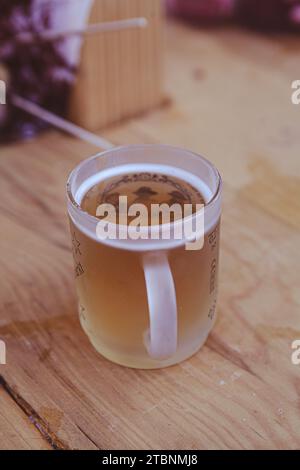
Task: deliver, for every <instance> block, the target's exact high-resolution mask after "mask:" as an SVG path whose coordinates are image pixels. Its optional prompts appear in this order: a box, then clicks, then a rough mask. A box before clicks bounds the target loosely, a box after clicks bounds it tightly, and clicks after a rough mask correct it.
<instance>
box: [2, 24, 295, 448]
mask: <svg viewBox="0 0 300 470" xmlns="http://www.w3.org/2000/svg"><path fill="white" fill-rule="evenodd" d="M166 40H167V67H166V78H167V91H168V94H169V96H170V100H169V103H168V104H166V105H165V107H164V108H162V109H161V110H159V111H156V112H154V113H151V114H148V115H145V116H144V117H142V118H139V119H135V120H132V121H130V122H127V123H124V124H122V125H120V126H117V127H114V128H111V129H109V130H107V131H106V132H105V133H104V134H105V137H106V138H108V139H111V140H112V141H113V142H114V143H116V144H119V143H124V144H125V143H141V142H146V143H149V142H163V143H170V144H174V145H179V146H184V147H188V148H190V149H193V150H195V151H197V152H200V153H202V154H204V155H206V156H207V157H208V158H209V159H210V160H212V161H213V162H214V163H215V164H216V165H217V167H218V168H219V170H220V172H221V173H222V175H223V179H224V208H223V220H222V243H221V272H220V287H219V307H218V312H219V318H218V321H217V324H216V327H215V328H214V331H213V333H212V334H211V335H210V337H209V340H208V341H207V343H206V345H205V346H204V347H203V349H202V350H201V352H199V353H198V354H196V355H195V356H194V357H192V358H191V359H190V360H187V361H185V362H183V363H182V364H180V365H178V366H174V367H171V368H168V369H165V370H160V371H159V370H156V371H139V370H129V369H126V368H122V367H119V366H117V365H114V364H112V363H110V362H108V361H106V360H105V359H103V358H102V357H100V356H99V355H98V354H97V353H96V352H95V351H94V350H93V348H92V347H91V346H90V344H89V342H88V340H87V338H86V337H85V335H84V333H83V332H82V330H81V328H80V326H79V321H78V318H77V313H76V297H75V291H74V280H73V269H72V256H71V248H70V241H69V234H68V225H67V218H66V210H65V181H66V178H67V175H68V173H69V172H70V170H71V169H72V168H73V167H74V166H75V165H76V164H77V163H78V162H79V161H81V160H82V159H83V158H85V157H87V156H89V155H91V154H93V153H94V152H95V148H93V147H91V146H89V145H87V144H85V143H83V142H79V141H76V140H74V139H72V138H69V137H68V136H65V135H62V134H59V133H58V132H56V131H50V132H48V133H45V134H44V135H42V136H40V137H39V138H37V139H35V140H34V141H31V142H27V143H18V144H15V145H13V146H6V147H1V150H0V187H1V198H0V226H1V238H0V255H1V263H0V276H1V283H0V301H1V316H0V339H2V340H4V341H5V342H6V346H7V365H1V366H0V374H1V381H0V429H1V431H0V448H2V449H6V448H17V449H18V448H59V449H118V448H121V449H122V448H123V449H283V448H288V449H296V448H300V366H296V365H293V364H292V362H291V354H292V349H291V343H292V341H294V340H295V339H300V310H299V306H300V294H299V292H300V290H299V283H300V251H299V243H300V235H299V229H300V210H299V209H300V159H299V151H300V132H299V123H300V106H295V105H292V103H291V98H290V97H291V82H292V81H293V80H295V79H300V69H299V63H300V42H299V38H296V37H292V36H290V37H279V36H278V37H276V36H275V37H274V36H273V37H269V36H259V35H256V34H254V33H251V32H245V31H240V30H232V29H224V30H222V29H221V30H219V29H218V30H199V29H195V28H194V29H192V28H188V27H187V26H184V25H179V24H176V23H172V24H169V25H168V27H167V34H166Z"/></svg>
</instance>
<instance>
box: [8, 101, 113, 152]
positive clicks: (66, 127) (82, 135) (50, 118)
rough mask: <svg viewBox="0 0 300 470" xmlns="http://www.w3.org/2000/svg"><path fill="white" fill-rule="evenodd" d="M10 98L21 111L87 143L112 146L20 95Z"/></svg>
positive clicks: (103, 146)
mask: <svg viewBox="0 0 300 470" xmlns="http://www.w3.org/2000/svg"><path fill="white" fill-rule="evenodd" d="M11 99H12V103H13V105H14V106H16V107H17V108H19V109H22V110H23V111H26V112H27V113H29V114H32V115H33V116H36V117H38V118H40V119H42V120H43V121H45V122H48V123H49V124H51V125H53V126H54V127H57V128H58V129H61V130H62V131H64V132H67V133H68V134H71V135H73V136H74V137H77V138H79V139H82V140H85V141H86V142H88V143H89V144H92V145H95V146H96V147H100V148H101V149H105V150H108V149H110V148H112V147H114V145H113V144H112V143H111V142H109V141H108V140H106V139H104V138H103V137H100V136H98V135H96V134H93V133H92V132H89V131H87V130H86V129H83V128H82V127H79V126H77V125H76V124H73V123H72V122H70V121H67V120H66V119H63V118H61V117H60V116H57V115H56V114H54V113H51V112H50V111H47V110H46V109H44V108H41V107H40V106H38V105H37V104H35V103H32V102H31V101H28V100H26V99H25V98H22V97H21V96H18V95H15V94H14V95H12V96H11Z"/></svg>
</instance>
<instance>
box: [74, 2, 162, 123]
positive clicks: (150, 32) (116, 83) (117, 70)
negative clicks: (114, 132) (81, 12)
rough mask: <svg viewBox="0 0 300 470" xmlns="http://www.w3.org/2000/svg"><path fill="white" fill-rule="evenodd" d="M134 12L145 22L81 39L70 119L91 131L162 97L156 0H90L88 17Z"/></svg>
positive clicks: (153, 104)
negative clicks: (131, 27) (80, 55)
mask: <svg viewBox="0 0 300 470" xmlns="http://www.w3.org/2000/svg"><path fill="white" fill-rule="evenodd" d="M134 17H145V18H147V20H148V26H147V27H145V28H135V29H130V30H123V31H117V32H102V33H98V34H95V35H93V36H89V37H86V38H85V40H84V44H83V47H82V57H81V63H80V68H79V73H78V78H77V81H76V83H75V86H74V88H73V91H72V96H71V103H70V119H71V120H72V121H73V122H75V123H76V124H78V125H80V126H83V127H85V128H87V129H89V130H91V131H95V130H98V129H100V128H102V127H105V126H107V125H109V124H112V123H115V122H118V121H121V120H123V119H125V118H129V117H133V116H136V115H138V114H140V113H142V112H145V111H147V110H150V109H152V108H154V107H156V106H158V105H159V104H161V102H162V98H163V94H162V52H163V51H162V40H161V39H162V38H161V33H162V18H163V14H162V6H161V0H95V2H94V6H93V8H92V12H91V16H90V23H98V22H101V21H113V20H120V19H125V18H134Z"/></svg>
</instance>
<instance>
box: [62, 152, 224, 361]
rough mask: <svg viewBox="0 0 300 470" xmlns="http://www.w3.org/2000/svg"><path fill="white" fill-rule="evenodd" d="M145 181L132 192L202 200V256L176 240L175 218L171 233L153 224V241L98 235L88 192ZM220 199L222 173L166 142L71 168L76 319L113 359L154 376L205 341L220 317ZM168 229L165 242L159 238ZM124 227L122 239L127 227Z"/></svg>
mask: <svg viewBox="0 0 300 470" xmlns="http://www.w3.org/2000/svg"><path fill="white" fill-rule="evenodd" d="M139 181H141V183H139V184H141V186H140V187H139V189H138V190H137V191H134V194H135V195H137V194H138V195H139V196H138V197H140V195H141V194H142V196H143V194H146V199H147V200H149V197H150V199H151V197H152V195H153V194H154V195H157V194H158V196H156V197H158V199H159V191H158V192H157V191H153V190H152V189H151V188H150V189H149V188H148V187H147V186H146V190H145V185H146V184H148V182H149V181H150V182H151V184H152V182H154V183H153V184H154V185H155V184H157V181H159V182H160V183H159V184H160V187H162V183H161V182H163V184H164V185H167V186H163V188H165V189H164V190H165V193H166V194H169V195H170V194H172V197H173V198H174V195H175V198H176V197H177V198H179V199H180V198H181V199H182V198H185V197H187V198H188V197H189V195H190V194H192V193H193V191H194V193H193V194H201V195H202V196H203V199H204V201H205V205H204V211H202V212H204V222H203V246H202V247H201V249H187V244H186V242H187V240H186V239H184V236H183V237H182V238H181V239H176V238H175V236H174V227H175V225H176V223H177V222H178V221H176V219H174V220H173V221H171V222H169V227H167V225H166V224H165V223H164V222H163V223H161V224H157V225H156V226H154V227H151V228H154V232H155V231H156V237H152V238H150V237H148V238H147V239H146V238H137V239H135V238H131V237H129V236H128V237H127V238H126V237H124V236H121V235H119V237H117V238H115V239H101V238H99V237H98V236H97V226H98V223H99V218H98V217H96V216H95V215H96V213H95V214H93V215H92V214H91V213H89V211H86V210H85V208H84V207H83V206H84V201H85V198H86V197H87V198H88V197H89V196H87V195H88V194H92V193H93V191H94V192H95V191H96V190H94V189H93V188H98V190H99V191H100V189H101V188H102V189H101V191H102V193H101V194H102V195H103V194H104V193H105V194H109V196H110V198H112V196H114V197H115V195H116V194H118V195H120V194H121V193H122V188H123V190H124V188H125V189H126V185H127V184H133V183H132V182H134V184H138V183H137V182H139ZM97 185H98V186H97ZM170 185H171V186H170ZM153 187H154V186H153ZM170 187H171V188H172V190H170ZM103 188H104V189H103ZM112 188H113V189H114V192H113V193H109V191H110V189H112ZM115 188H117V189H118V190H119V192H115ZM120 188H121V189H120ZM99 191H98V192H99ZM96 193H97V191H96ZM221 193H222V182H221V178H220V175H219V173H218V171H217V170H216V168H215V167H214V166H213V165H212V164H211V163H210V162H208V161H207V160H206V159H204V158H203V157H201V156H200V155H197V154H195V153H192V152H190V151H187V150H183V149H179V148H175V147H171V146H167V145H132V146H123V147H116V148H113V149H111V150H107V151H105V152H103V153H100V154H98V155H96V156H93V157H91V158H89V159H87V160H85V161H83V162H82V163H80V164H79V165H78V166H77V167H76V168H75V169H74V170H73V172H72V173H71V175H70V177H69V180H68V184H67V199H68V214H69V220H70V229H71V236H72V249H73V256H74V262H75V277H76V288H77V293H78V299H79V316H80V322H81V325H82V328H83V330H84V331H85V333H86V334H87V335H88V337H89V339H90V341H91V343H92V344H93V346H94V347H95V349H96V350H97V351H98V352H99V353H101V354H102V355H103V356H105V357H106V358H107V359H110V360H111V361H113V362H115V363H118V364H121V365H123V366H127V367H134V368H142V369H154V368H160V367H166V366H170V365H173V364H176V363H178V362H181V361H183V360H184V359H186V358H188V357H190V356H191V355H193V354H194V353H196V352H197V351H198V350H199V349H200V348H201V346H202V345H203V344H204V342H205V340H206V338H207V336H208V334H209V332H210V331H211V329H212V327H213V325H214V322H215V319H216V301H217V276H218V258H219V233H220V216H221V197H222V194H221ZM99 194H100V192H99ZM99 194H96V195H97V197H96V199H95V201H98V202H99V200H100V199H101V198H100V196H99ZM149 195H150V196H149ZM91 197H92V196H91ZM101 197H102V196H101ZM135 197H136V196H135ZM168 197H169V196H168ZM91 200H92V199H91ZM95 201H94V202H95ZM198 214H199V212H194V213H193V214H192V215H191V216H190V218H191V219H195V218H196V217H197V216H198ZM193 221H194V220H193ZM170 227H171V234H170ZM143 228H144V229H146V230H148V229H149V228H150V227H147V226H145V227H143ZM166 228H168V229H169V235H170V236H169V238H167V237H165V238H164V235H163V233H164V229H166ZM119 229H120V230H119V232H118V233H119V234H120V233H122V230H123V232H124V231H125V232H126V231H128V230H129V228H128V226H125V225H122V226H121V225H120V226H119ZM172 230H173V231H172ZM151 233H152V232H151ZM123 235H124V233H123Z"/></svg>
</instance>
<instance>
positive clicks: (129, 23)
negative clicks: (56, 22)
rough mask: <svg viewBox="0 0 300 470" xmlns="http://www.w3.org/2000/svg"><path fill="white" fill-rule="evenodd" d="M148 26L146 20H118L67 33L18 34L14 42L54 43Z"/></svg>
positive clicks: (40, 32)
mask: <svg viewBox="0 0 300 470" xmlns="http://www.w3.org/2000/svg"><path fill="white" fill-rule="evenodd" d="M147 25H148V21H147V19H146V18H143V17H141V18H129V19H126V20H118V21H107V22H103V23H95V24H90V25H88V26H86V27H85V28H83V29H70V30H65V31H55V30H51V29H49V30H44V31H38V32H36V33H35V34H33V33H32V32H23V33H20V34H17V35H16V36H15V37H14V40H15V41H17V42H19V43H23V44H27V43H32V42H35V41H36V40H37V39H43V40H45V41H53V40H56V39H62V38H64V37H66V36H73V35H85V36H87V35H91V34H96V33H102V32H108V31H121V30H123V29H131V28H145V27H146V26H147Z"/></svg>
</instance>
